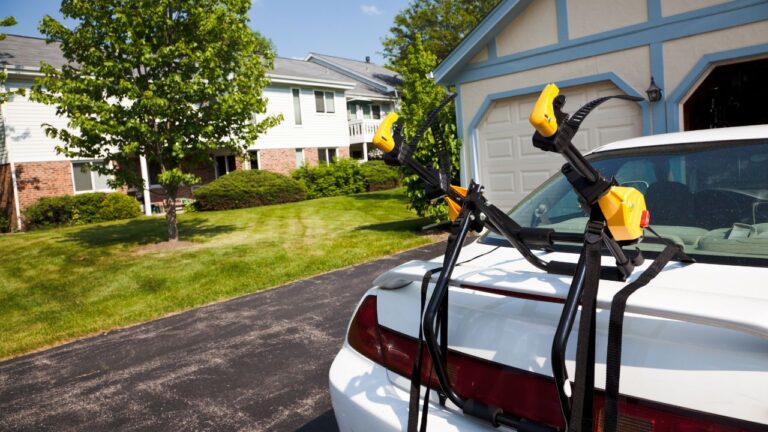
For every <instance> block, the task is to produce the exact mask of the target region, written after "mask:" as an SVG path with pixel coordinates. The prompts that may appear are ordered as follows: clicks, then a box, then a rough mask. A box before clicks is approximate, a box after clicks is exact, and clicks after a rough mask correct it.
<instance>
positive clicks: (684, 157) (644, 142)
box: [330, 125, 768, 432]
mask: <svg viewBox="0 0 768 432" xmlns="http://www.w3.org/2000/svg"><path fill="white" fill-rule="evenodd" d="M588 160H590V161H591V162H592V163H593V164H594V165H595V166H596V167H597V168H598V169H599V170H600V171H602V172H603V173H604V174H605V175H606V176H614V177H615V178H616V180H617V181H618V182H619V183H620V184H623V185H628V186H633V187H635V188H637V189H639V190H640V191H641V192H643V193H644V194H645V198H646V202H647V205H648V209H649V211H650V214H651V217H650V219H651V220H650V224H651V227H653V228H654V229H655V230H656V231H657V232H658V233H659V234H660V235H661V236H663V237H666V238H668V239H670V240H672V241H674V242H676V243H678V244H680V245H684V249H685V252H686V253H687V254H688V255H689V256H690V257H692V258H694V259H695V260H696V261H697V262H696V263H693V264H687V263H681V262H677V261H672V262H670V263H669V264H668V265H667V266H666V267H665V268H664V270H663V271H662V272H661V273H660V274H659V275H658V277H656V278H655V279H653V280H652V281H651V282H650V283H649V284H648V285H647V286H646V287H644V288H642V289H640V290H639V291H637V293H636V294H634V295H633V296H632V297H630V299H629V301H628V305H627V314H626V317H625V321H624V322H625V323H624V330H623V356H622V360H621V366H622V368H621V372H622V375H621V378H622V379H621V387H620V392H621V398H620V404H619V408H620V417H619V430H620V431H633V432H634V431H654V432H665V431H768V125H766V126H749V127H739V128H729V129H716V130H708V131H695V132H684V133H675V134H667V135H656V136H648V137H642V138H636V139H631V140H626V141H621V142H616V143H613V144H609V145H606V146H603V147H601V148H600V149H598V150H596V151H594V152H592V153H591V154H590V155H589V156H588ZM509 214H510V216H511V217H512V218H513V219H514V220H515V221H517V222H518V223H519V224H521V225H523V226H527V227H548V228H552V229H554V230H555V231H556V232H565V233H583V232H584V227H585V223H586V221H587V218H586V216H585V214H584V212H583V211H582V209H581V207H580V206H579V203H578V200H577V198H576V195H575V193H574V192H573V190H572V188H571V186H570V184H569V183H568V182H567V181H566V180H565V178H564V177H563V176H562V175H560V174H558V175H556V176H554V177H553V178H551V179H549V180H548V181H547V182H545V183H544V184H543V185H542V186H540V187H539V188H538V189H537V190H536V191H534V192H532V193H531V194H530V195H528V197H526V198H525V199H524V200H523V201H522V202H521V203H519V204H518V205H517V206H516V207H515V208H514V209H513V210H512V211H511V212H510V213H509ZM652 237H653V236H652V235H651V234H650V233H648V232H647V233H646V239H647V240H650V238H652ZM636 247H639V248H640V249H641V250H642V251H643V254H644V255H645V257H646V258H653V257H654V256H655V255H657V254H658V251H659V250H661V248H662V245H660V244H658V242H656V243H653V242H650V241H645V242H641V243H640V244H639V245H637V246H636ZM631 250H634V246H633V247H632V249H631ZM579 251H580V245H577V244H573V243H557V244H555V246H554V248H551V249H549V248H547V250H535V251H534V253H535V254H536V255H538V256H540V257H542V258H543V259H546V260H548V261H551V260H558V261H564V262H573V263H575V262H576V260H577V259H578V254H579ZM650 261H651V260H650V259H646V262H645V264H643V265H641V266H640V267H639V268H637V269H635V271H634V272H633V274H632V276H631V277H630V280H634V279H635V278H636V277H637V276H638V275H639V274H640V273H642V271H643V269H644V268H646V267H647V266H648V264H649V262H650ZM459 262H460V265H458V266H457V267H456V269H455V271H454V272H453V276H452V279H451V284H450V304H449V309H448V317H449V318H448V332H447V333H448V341H447V342H448V346H449V351H450V354H449V356H448V375H449V378H450V381H451V384H452V386H453V389H454V390H455V392H456V393H457V394H459V395H461V396H462V397H464V398H467V399H475V400H478V401H481V402H483V403H486V404H488V405H493V406H496V407H499V408H501V409H503V410H504V412H505V413H510V414H511V415H513V416H516V417H518V418H521V419H525V420H526V421H529V422H530V424H531V425H541V426H542V427H544V429H545V430H546V428H547V427H549V428H551V430H565V425H564V420H563V415H562V413H561V409H560V405H559V401H558V392H557V389H556V386H555V381H554V380H553V373H552V362H551V348H552V340H553V335H554V334H555V328H556V326H557V323H558V319H559V317H560V313H561V310H562V303H563V301H564V300H563V299H565V298H566V295H567V292H568V289H569V286H570V283H571V277H570V276H562V275H556V274H547V273H545V272H543V271H542V270H539V269H537V268H535V267H533V266H532V265H531V264H529V262H528V261H526V260H525V259H523V258H522V256H521V255H520V254H519V253H518V251H517V250H516V249H514V248H513V247H511V246H510V244H509V243H508V242H507V241H506V240H504V239H503V238H500V237H498V236H496V235H493V234H489V233H486V234H484V235H483V236H481V237H480V238H479V239H478V240H477V241H475V242H474V243H473V244H471V245H469V246H467V247H465V248H464V249H463V251H462V253H461V256H460V258H459ZM441 264H442V257H437V258H435V259H433V260H431V261H413V262H409V263H407V264H404V265H402V266H399V267H397V268H394V269H392V270H390V271H389V272H387V273H385V274H383V275H381V276H379V277H378V278H377V279H376V281H375V282H374V286H373V287H372V288H371V289H370V290H369V291H368V292H367V293H366V294H365V295H364V296H363V298H362V300H361V302H360V305H359V306H358V309H357V311H356V313H355V315H354V317H353V318H352V320H351V323H350V327H349V330H348V335H347V338H346V341H345V343H344V346H343V347H342V348H341V351H340V352H339V354H338V355H337V356H336V358H335V360H334V362H333V365H332V366H331V370H330V393H331V398H332V401H333V407H334V410H335V414H336V419H337V421H338V425H339V428H340V429H341V430H342V431H364V432H375V431H402V430H406V428H407V421H408V409H409V389H410V380H409V377H410V376H411V370H412V367H413V364H414V360H415V356H416V351H417V348H416V347H417V342H416V340H417V337H418V334H419V327H420V320H421V316H420V294H421V281H422V278H423V276H424V274H425V272H427V271H428V270H430V269H434V268H436V267H439V266H440V265H441ZM603 265H604V266H611V265H613V259H612V258H611V257H610V256H607V255H606V256H603ZM625 285H626V282H618V281H610V280H601V282H600V288H599V291H598V299H597V302H598V303H597V304H598V311H597V336H596V338H597V345H596V361H595V386H596V391H597V396H596V403H595V412H596V415H595V419H596V421H595V430H602V428H601V426H600V425H599V424H600V421H599V419H601V418H602V405H603V399H602V390H603V389H604V388H605V363H606V361H605V359H606V339H607V328H608V309H609V308H610V304H611V299H612V298H613V295H614V294H615V293H616V292H617V291H618V290H619V289H620V288H622V287H624V286H625ZM577 326H578V321H577V322H576V327H577ZM577 332H578V330H577V328H574V330H573V331H572V332H571V337H570V340H569V343H568V349H567V352H566V357H565V359H566V367H567V369H568V375H569V376H571V377H572V376H574V368H575V353H576V345H577V342H576V336H577ZM425 381H426V380H425ZM432 386H433V388H437V386H436V381H435V380H433V381H432ZM436 393H437V392H436V391H431V393H430V405H429V410H428V419H427V420H428V421H427V425H428V429H429V430H430V431H484V430H493V429H495V428H494V426H493V425H492V424H490V423H488V422H487V421H484V420H481V419H477V418H475V417H472V416H469V415H466V414H464V413H462V410H460V409H458V408H457V407H456V406H455V405H453V404H452V403H451V402H450V401H448V402H447V403H445V404H440V401H439V400H438V397H437V395H436ZM423 394H424V388H422V395H423ZM419 411H421V409H419ZM500 429H502V430H514V429H512V428H508V427H507V426H501V427H500ZM520 430H525V427H522V428H521V429H520ZM531 430H534V429H531Z"/></svg>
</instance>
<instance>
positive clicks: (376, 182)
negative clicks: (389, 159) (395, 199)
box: [360, 160, 400, 192]
mask: <svg viewBox="0 0 768 432" xmlns="http://www.w3.org/2000/svg"><path fill="white" fill-rule="evenodd" d="M360 171H361V173H362V175H363V181H364V182H365V189H366V190H367V191H369V192H372V191H377V190H384V189H392V188H395V187H397V186H398V185H399V184H400V170H398V169H397V167H393V166H389V165H387V164H385V163H384V161H383V160H373V161H368V162H365V163H362V164H360Z"/></svg>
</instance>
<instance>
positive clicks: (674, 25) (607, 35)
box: [436, 0, 768, 85]
mask: <svg viewBox="0 0 768 432" xmlns="http://www.w3.org/2000/svg"><path fill="white" fill-rule="evenodd" d="M649 1H655V0H649ZM504 3H505V2H502V4H504ZM766 19H768V3H767V2H765V1H764V0H740V1H738V0H737V1H733V2H729V3H725V4H721V5H717V6H711V7H708V8H704V9H700V10H696V11H692V12H687V13H682V14H678V15H673V16H669V17H663V18H658V19H655V20H653V21H648V22H645V23H641V24H636V25H632V26H628V27H625V28H621V29H617V30H612V31H608V32H604V33H600V34H597V35H591V36H586V37H582V38H578V39H571V40H568V41H566V42H562V43H558V44H555V45H551V46H548V47H542V48H536V49H533V50H529V51H526V52H523V53H516V54H513V55H509V56H502V57H498V58H497V59H495V60H491V59H489V60H488V61H486V62H481V63H475V64H472V65H467V66H466V67H464V68H463V69H462V70H459V69H456V68H453V69H452V70H451V71H446V68H447V67H448V66H449V65H448V64H447V63H446V62H444V63H443V64H441V65H440V67H442V69H441V72H442V75H440V76H438V75H437V73H436V77H437V79H438V83H440V84H443V85H446V84H449V83H465V82H470V81H477V80H482V79H487V78H492V77H496V76H500V75H506V74H510V73H515V72H520V71H523V70H529V69H535V68H539V67H545V66H549V65H553V64H558V63H564V62H567V61H572V60H577V59H581V58H586V57H591V56H597V55H601V54H606V53H610V52H615V51H621V50H625V49H628V48H634V47H638V46H645V45H649V44H653V43H661V42H664V41H666V40H671V39H677V38H682V37H687V36H691V35H695V34H699V33H706V32H711V31H715V30H721V29H724V28H729V27H735V26H739V25H744V24H748V23H752V22H757V21H762V20H766ZM489 37H490V36H489ZM481 46H483V45H481ZM449 72H453V73H452V74H451V75H449Z"/></svg>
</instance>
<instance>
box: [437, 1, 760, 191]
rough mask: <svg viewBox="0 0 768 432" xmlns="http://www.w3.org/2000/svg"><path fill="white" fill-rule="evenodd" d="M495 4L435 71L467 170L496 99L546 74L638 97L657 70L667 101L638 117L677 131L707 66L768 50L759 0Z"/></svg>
mask: <svg viewBox="0 0 768 432" xmlns="http://www.w3.org/2000/svg"><path fill="white" fill-rule="evenodd" d="M499 11H501V12H499ZM495 12H496V13H498V14H497V15H494V12H492V14H491V15H490V16H489V17H488V19H486V20H485V21H484V22H482V23H481V24H480V25H479V26H478V29H479V30H478V32H477V33H476V34H474V35H472V34H471V35H470V36H468V38H467V39H466V41H467V42H466V43H467V45H466V46H464V47H462V46H460V47H459V48H457V50H456V51H455V53H456V56H453V54H452V56H453V58H452V56H449V58H448V59H446V61H445V62H444V63H443V64H441V65H440V66H439V67H438V68H437V69H436V71H435V74H436V76H437V77H438V80H439V81H438V82H440V83H441V84H445V85H456V86H457V88H458V89H459V98H458V101H457V117H458V126H459V133H460V135H461V136H462V138H463V140H464V143H465V145H464V146H463V148H462V172H463V173H466V172H467V171H468V170H467V169H466V168H468V166H467V164H468V163H470V160H471V157H470V156H471V154H472V153H471V152H476V151H477V150H476V149H473V147H472V146H473V145H475V144H474V143H475V142H476V138H477V137H476V134H477V125H478V123H479V121H480V119H482V118H483V115H484V114H485V113H486V112H487V111H488V109H489V107H491V106H492V104H493V102H494V101H496V100H500V99H503V98H506V97H515V96H520V95H528V94H530V95H535V94H537V93H538V92H539V91H540V90H541V89H542V88H543V87H544V85H546V84H547V83H549V82H555V83H558V84H559V85H560V84H563V83H567V85H582V84H589V83H595V82H598V81H611V82H612V83H613V84H614V85H616V86H617V87H618V88H619V89H621V90H622V91H623V92H624V93H627V94H633V95H640V96H644V95H645V89H647V88H648V86H649V83H650V78H651V77H652V76H653V78H654V80H655V81H656V83H657V85H658V86H659V87H661V88H662V89H663V99H662V101H661V102H655V103H649V102H647V101H643V102H641V104H640V105H641V107H642V111H641V116H640V117H638V119H637V122H639V123H640V124H642V128H641V130H642V133H643V134H645V135H648V134H653V133H664V132H674V131H678V130H681V129H682V126H681V125H682V120H681V116H682V111H683V110H682V104H683V103H684V102H685V100H686V98H687V97H688V95H689V94H690V93H691V92H692V91H693V90H694V89H695V88H696V86H697V85H698V83H700V82H701V80H703V79H704V78H705V77H706V75H707V74H708V73H709V71H711V69H712V68H713V67H715V66H716V65H718V64H724V63H733V62H740V61H746V60H749V59H754V58H761V57H766V56H768V7H766V4H765V2H760V1H757V0H739V1H730V2H729V1H723V0H626V1H621V2H616V1H614V0H586V1H585V0H529V1H523V0H521V1H517V2H515V1H510V0H508V1H506V2H505V3H503V4H502V5H500V7H498V8H497V9H495ZM483 32H485V33H483ZM555 36H557V37H555ZM470 47H471V48H470ZM462 55H463V56H465V57H464V58H463V59H462V57H461V56H462ZM451 68H453V69H451ZM580 102H582V101H571V102H570V103H569V104H568V105H567V106H566V111H569V110H570V111H571V112H572V110H573V109H575V108H576V107H578V105H579V103H580ZM467 180H468V179H467V178H466V177H465V174H463V176H462V181H463V182H466V181H467Z"/></svg>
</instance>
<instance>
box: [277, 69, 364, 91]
mask: <svg viewBox="0 0 768 432" xmlns="http://www.w3.org/2000/svg"><path fill="white" fill-rule="evenodd" d="M267 76H268V77H269V79H270V81H271V84H294V85H304V86H310V87H311V86H323V87H326V88H332V89H340V90H352V89H353V88H355V85H354V83H350V82H344V81H331V80H324V79H317V78H309V77H301V78H299V77H294V76H289V75H275V74H270V73H268V74H267Z"/></svg>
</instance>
